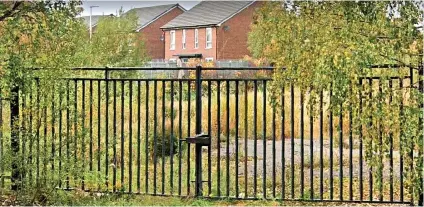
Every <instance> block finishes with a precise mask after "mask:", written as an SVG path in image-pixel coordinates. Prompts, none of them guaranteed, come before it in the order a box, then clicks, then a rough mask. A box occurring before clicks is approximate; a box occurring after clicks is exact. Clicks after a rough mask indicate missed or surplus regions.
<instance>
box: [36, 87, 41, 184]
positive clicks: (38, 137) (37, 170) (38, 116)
mask: <svg viewBox="0 0 424 207" xmlns="http://www.w3.org/2000/svg"><path fill="white" fill-rule="evenodd" d="M36 84H37V138H36V139H37V158H36V163H37V164H36V165H37V169H36V179H35V180H36V186H37V187H39V184H40V128H41V110H40V80H39V79H37V83H36Z"/></svg>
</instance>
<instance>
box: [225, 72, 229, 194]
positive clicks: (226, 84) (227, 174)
mask: <svg viewBox="0 0 424 207" xmlns="http://www.w3.org/2000/svg"><path fill="white" fill-rule="evenodd" d="M225 86H226V100H225V101H226V105H225V112H226V114H227V115H226V121H225V123H226V130H225V131H226V132H225V133H226V135H227V136H226V141H225V146H226V149H225V153H226V156H225V159H226V170H225V173H226V183H225V184H226V194H225V195H226V196H227V197H229V196H230V82H229V81H228V80H227V81H226V82H225Z"/></svg>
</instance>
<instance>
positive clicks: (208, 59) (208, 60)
mask: <svg viewBox="0 0 424 207" xmlns="http://www.w3.org/2000/svg"><path fill="white" fill-rule="evenodd" d="M205 62H213V58H211V57H209V58H205Z"/></svg>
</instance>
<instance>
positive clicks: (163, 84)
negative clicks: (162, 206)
mask: <svg viewBox="0 0 424 207" xmlns="http://www.w3.org/2000/svg"><path fill="white" fill-rule="evenodd" d="M165 88H166V83H165V81H162V147H161V148H162V171H161V174H162V179H161V181H162V194H165V145H166V144H165V139H166V134H165V116H166V113H165V96H166V94H165Z"/></svg>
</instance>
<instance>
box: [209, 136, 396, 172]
mask: <svg viewBox="0 0 424 207" xmlns="http://www.w3.org/2000/svg"><path fill="white" fill-rule="evenodd" d="M312 144H313V150H312V152H313V160H314V164H313V165H312V164H311V162H310V155H311V150H310V140H309V139H305V140H304V143H303V146H304V147H303V148H304V151H303V154H304V166H305V167H304V173H305V175H309V174H310V167H311V166H312V167H313V174H314V176H320V165H319V163H320V162H319V160H320V152H321V147H320V142H319V140H314V141H313V142H312ZM244 145H245V143H244V140H243V139H239V175H240V176H243V175H244V168H245V167H244V155H245V154H246V153H245V152H244V149H245V147H244ZM254 145H255V141H254V140H248V142H247V156H248V162H247V171H248V174H249V175H252V173H253V172H254ZM291 145H292V142H291V140H290V139H286V140H285V147H284V161H285V169H286V173H288V172H290V170H291V169H290V167H291V162H292V159H291V158H292V155H291V153H292V147H291ZM354 145H355V146H359V145H358V144H354ZM301 146H302V145H301V141H300V139H295V140H294V151H293V153H294V164H295V166H299V167H300V166H301ZM226 147H227V143H225V142H222V143H221V146H220V153H221V159H224V161H225V160H226V156H227V150H226ZM256 147H257V173H258V176H261V175H262V174H263V161H264V159H265V162H266V168H267V176H271V175H272V164H273V155H272V141H270V140H269V141H266V156H265V154H264V145H263V140H258V141H257V143H256ZM282 149H283V148H282V141H276V142H275V152H276V153H275V164H276V166H275V169H276V173H277V175H279V173H281V170H282V162H283V150H282ZM322 150H323V151H322V154H323V160H324V166H325V167H324V169H323V174H324V177H329V176H330V168H329V166H330V163H329V162H330V142H329V141H328V140H324V142H323V148H322ZM339 150H340V149H339V147H338V146H337V147H333V177H339V166H340V161H339V158H340V153H339ZM342 150H343V153H342V156H343V157H342V158H343V177H349V154H350V151H349V146H348V145H347V146H345V148H343V149H342ZM228 152H229V156H230V160H231V161H230V162H231V164H233V163H234V162H235V161H234V157H235V142H232V143H230V144H229V151H228ZM363 155H364V156H365V152H364V154H363ZM212 156H214V157H216V156H217V150H214V151H213V152H212ZM359 160H360V151H359V149H353V150H352V166H353V167H352V174H353V176H354V177H359V173H360V171H359ZM393 163H394V164H393V166H394V169H393V175H394V177H399V173H400V169H399V152H398V151H394V152H393ZM233 165H234V164H233ZM384 166H385V167H384V170H383V172H384V178H389V176H390V163H389V160H388V159H386V160H385V164H384ZM368 176H369V169H368V166H367V164H366V161H365V159H364V160H363V177H364V178H366V177H368Z"/></svg>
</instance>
